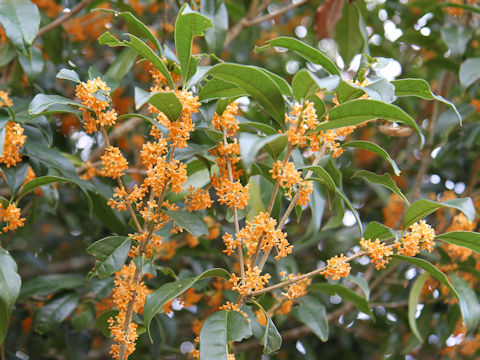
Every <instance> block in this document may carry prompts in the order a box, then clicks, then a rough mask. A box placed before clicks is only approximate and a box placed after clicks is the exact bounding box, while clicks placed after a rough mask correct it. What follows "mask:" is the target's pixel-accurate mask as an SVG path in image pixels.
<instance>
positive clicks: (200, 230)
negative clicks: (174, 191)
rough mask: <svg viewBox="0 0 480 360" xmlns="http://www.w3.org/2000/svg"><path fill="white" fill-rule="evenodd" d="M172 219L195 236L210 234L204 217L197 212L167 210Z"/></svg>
mask: <svg viewBox="0 0 480 360" xmlns="http://www.w3.org/2000/svg"><path fill="white" fill-rule="evenodd" d="M165 213H166V214H167V215H168V216H170V217H171V218H172V220H173V221H174V222H175V224H177V225H178V226H180V227H181V228H182V229H185V230H186V231H188V232H189V233H190V234H191V235H193V236H201V235H208V229H207V226H206V225H205V223H204V222H203V219H202V217H201V216H200V215H199V214H198V213H196V212H190V211H186V210H178V211H165Z"/></svg>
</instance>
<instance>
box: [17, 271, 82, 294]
mask: <svg viewBox="0 0 480 360" xmlns="http://www.w3.org/2000/svg"><path fill="white" fill-rule="evenodd" d="M84 285H85V279H84V278H83V276H81V275H76V274H51V275H41V276H38V277H36V278H34V279H31V280H28V281H26V282H25V283H23V284H22V289H21V292H20V300H22V301H23V300H26V299H28V298H30V297H32V296H34V295H35V296H46V295H50V294H53V293H55V292H56V291H58V290H62V289H75V288H79V287H82V286H84Z"/></svg>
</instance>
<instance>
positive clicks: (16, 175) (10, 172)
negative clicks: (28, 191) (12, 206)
mask: <svg viewBox="0 0 480 360" xmlns="http://www.w3.org/2000/svg"><path fill="white" fill-rule="evenodd" d="M1 171H2V173H3V175H4V176H5V182H6V183H7V186H8V189H9V190H10V194H11V195H12V196H15V195H16V194H17V192H18V191H19V190H20V188H21V187H22V185H23V182H24V181H25V177H26V176H27V172H28V164H27V163H26V162H22V163H20V164H18V165H17V166H15V167H9V168H7V167H6V166H2V167H1Z"/></svg>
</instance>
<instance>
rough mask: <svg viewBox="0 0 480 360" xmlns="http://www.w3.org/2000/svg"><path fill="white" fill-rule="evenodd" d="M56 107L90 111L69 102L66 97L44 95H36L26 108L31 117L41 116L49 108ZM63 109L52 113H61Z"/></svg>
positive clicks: (80, 105)
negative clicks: (80, 108) (71, 107)
mask: <svg viewBox="0 0 480 360" xmlns="http://www.w3.org/2000/svg"><path fill="white" fill-rule="evenodd" d="M56 106H74V107H82V108H84V109H87V110H90V111H93V110H91V109H90V108H88V107H86V106H83V105H82V104H79V103H77V102H75V101H73V100H70V99H68V98H66V97H63V96H60V95H45V94H37V95H35V97H34V98H33V100H32V102H31V103H30V106H29V107H28V112H29V113H30V114H31V115H41V114H45V113H47V111H48V110H49V109H50V110H51V108H54V110H55V107H56ZM64 109H65V108H62V107H60V108H58V111H54V112H62V111H63V110H64Z"/></svg>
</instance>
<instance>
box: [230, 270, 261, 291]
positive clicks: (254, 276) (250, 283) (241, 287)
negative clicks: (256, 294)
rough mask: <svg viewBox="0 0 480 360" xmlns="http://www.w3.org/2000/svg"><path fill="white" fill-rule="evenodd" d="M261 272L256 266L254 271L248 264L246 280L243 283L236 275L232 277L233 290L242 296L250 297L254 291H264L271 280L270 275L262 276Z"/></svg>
mask: <svg viewBox="0 0 480 360" xmlns="http://www.w3.org/2000/svg"><path fill="white" fill-rule="evenodd" d="M260 273H261V270H260V269H259V268H258V267H257V266H255V267H254V268H253V269H252V267H251V266H250V264H247V269H246V271H245V279H244V281H241V279H240V278H239V277H237V276H236V275H235V274H231V275H230V280H229V281H230V283H231V284H232V285H233V286H232V289H233V290H235V291H237V292H238V293H239V294H241V295H248V294H250V293H251V292H252V291H259V290H262V289H263V288H264V287H265V285H267V284H268V280H269V279H270V275H269V274H265V275H260Z"/></svg>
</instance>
